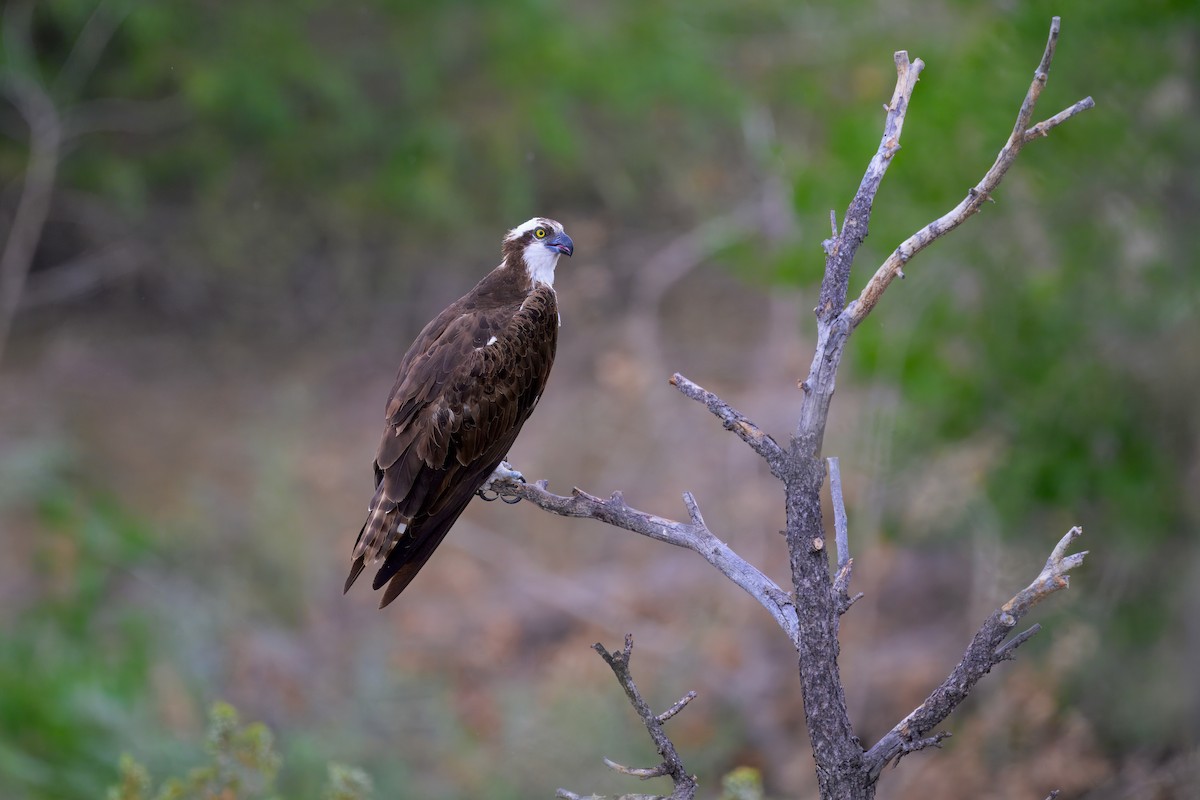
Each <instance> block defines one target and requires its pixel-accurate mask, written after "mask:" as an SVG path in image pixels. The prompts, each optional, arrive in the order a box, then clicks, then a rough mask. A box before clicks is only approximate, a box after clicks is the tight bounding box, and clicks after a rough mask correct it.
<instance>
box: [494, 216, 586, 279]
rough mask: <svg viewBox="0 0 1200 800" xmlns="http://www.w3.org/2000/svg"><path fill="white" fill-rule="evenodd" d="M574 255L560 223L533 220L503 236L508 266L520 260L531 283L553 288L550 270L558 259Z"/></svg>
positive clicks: (569, 240) (572, 247) (535, 218)
mask: <svg viewBox="0 0 1200 800" xmlns="http://www.w3.org/2000/svg"><path fill="white" fill-rule="evenodd" d="M574 252H575V243H574V242H572V241H571V237H570V236H567V232H566V231H564V230H563V226H562V223H561V222H556V221H555V220H552V219H547V218H546V217H534V218H533V219H531V220H528V221H527V222H523V223H521V224H520V225H518V226H517V227H515V228H513V229H512V230H511V231H509V232H508V235H507V236H505V237H504V257H505V259H506V260H507V261H509V262H510V263H515V262H517V261H520V262H521V263H523V264H524V265H525V269H526V270H527V271H528V272H529V280H530V281H532V282H533V283H544V284H546V285H547V286H553V285H554V268H555V267H556V266H557V265H558V257H559V256H561V255H564V254H565V255H567V256H568V257H569V256H570V255H571V254H572V253H574Z"/></svg>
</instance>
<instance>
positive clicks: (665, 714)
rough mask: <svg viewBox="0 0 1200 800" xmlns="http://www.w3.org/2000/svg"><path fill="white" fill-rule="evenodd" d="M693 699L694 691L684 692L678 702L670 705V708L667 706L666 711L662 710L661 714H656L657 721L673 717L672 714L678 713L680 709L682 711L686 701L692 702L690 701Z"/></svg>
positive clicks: (664, 720) (694, 696) (694, 697)
mask: <svg viewBox="0 0 1200 800" xmlns="http://www.w3.org/2000/svg"><path fill="white" fill-rule="evenodd" d="M695 699H696V693H695V692H688V693H687V694H685V695H684V696H683V697H681V698H679V701H678V702H676V703H675V705H673V706H671V707H670V708H668V709H667V710H666V711H664V712H662V713H661V714H659V715H658V721H659V722H666V721H667V720H669V719H670V718H671V717H673V716H675V715H676V714H678V713H679V712H680V711H683V709H684V708H685V707H687V704H688V703H690V702H692V701H693V700H695Z"/></svg>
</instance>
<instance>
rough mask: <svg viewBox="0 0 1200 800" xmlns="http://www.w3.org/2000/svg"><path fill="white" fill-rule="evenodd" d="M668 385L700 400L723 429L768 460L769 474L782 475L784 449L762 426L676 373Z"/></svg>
mask: <svg viewBox="0 0 1200 800" xmlns="http://www.w3.org/2000/svg"><path fill="white" fill-rule="evenodd" d="M670 384H671V385H672V386H674V387H675V388H677V389H678V390H679V391H680V392H682V393H683V395H684V396H685V397H690V398H691V399H693V400H695V401H697V402H700V403H703V404H704V405H705V407H706V408H707V409H708V410H709V411H711V412H712V413H713V414H714V415H715V416H716V417H717V418H718V419H720V420H721V424H722V425H724V426H725V430H727V431H733V432H734V433H736V434H737V435H738V438H740V439H741V440H742V441H743V442H745V443H746V444H748V445H750V447H751V449H753V450H754V452H756V453H758V454H759V455H760V456H762V457H763V459H764V460H765V461H766V462H767V466H769V467H770V468H771V474H772V475H774V476H775V477H777V478H782V472H781V470H782V465H783V461H784V457H785V454H784V452H783V448H781V447H780V446H779V443H778V442H776V441H775V440H774V439H772V438H771V437H770V436H769V435H768V434H767V433H765V432H764V431H763V430H762V429H761V428H759V427H758V426H757V425H755V424H754V423H753V422H751V421H750V420H749V419H748V418H747V417H746V415H745V414H743V413H741V412H740V411H738V410H737V409H735V408H733V407H732V406H730V405H729V404H728V403H726V402H725V401H724V400H722V399H721V398H720V397H718V396H717V395H715V394H713V393H712V392H710V391H708V390H707V389H705V388H704V387H703V386H700V385H698V384H695V383H693V382H692V381H690V380H688V379H687V378H685V377H683V376H682V375H680V374H679V373H678V372H676V373H675V374H674V375H672V376H671V380H670Z"/></svg>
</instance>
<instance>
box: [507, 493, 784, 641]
mask: <svg viewBox="0 0 1200 800" xmlns="http://www.w3.org/2000/svg"><path fill="white" fill-rule="evenodd" d="M491 488H492V489H493V490H495V491H497V492H499V493H500V494H503V495H511V496H513V497H520V498H521V499H523V500H528V501H529V502H530V503H533V504H534V505H535V506H537V507H538V508H540V509H542V510H543V511H549V512H550V513H552V514H558V515H559V516H563V517H578V518H581V519H594V520H598V521H600V522H604V523H606V524H608V525H612V526H613V527H616V528H623V529H625V530H627V531H633V532H634V533H640V534H641V535H643V536H648V537H650V538H651V539H655V540H656V541H660V542H666V543H667V544H673V545H675V546H676V547H683V548H686V549H688V550H691V551H693V552H695V553H698V554H700V555H701V556H702V557H703V558H704V560H705V561H707V562H708V563H710V564H712V565H713V566H714V567H716V568H717V569H719V570H720V571H721V573H722V574H723V575H725V577H727V578H729V579H730V580H731V581H733V582H734V583H736V584H737V585H738V586H740V587H742V589H744V590H745V591H746V592H748V593H749V594H750V596H751V597H753V598H754V599H755V600H757V601H758V602H759V604H760V605H761V606H762V607H763V608H765V609H767V611H768V612H769V613H770V614H771V616H772V617H773V618H774V619H775V622H776V623H778V624H779V627H781V628H783V630H784V632H785V633H786V634H787V635H788V638H789V639H790V640H791V641H792V642H793V643H795V641H796V636H797V631H798V629H799V623H798V621H797V619H796V608H795V606H794V605H793V603H792V599H791V597H790V596H788V594H787V592H785V591H783V589H781V588H779V586H778V585H777V584H776V583H775V582H774V581H772V580H771V579H770V578H768V577H767V576H766V575H764V574H763V573H762V571H761V570H759V569H758V568H757V567H755V566H754V565H753V564H751V563H750V562H748V561H746V560H745V559H744V558H742V557H741V556H739V555H738V554H737V553H735V552H734V551H733V550H732V549H730V547H729V545H727V544H725V543H724V542H723V541H721V540H720V539H719V538H717V536H716V535H715V534H713V532H712V531H710V530H709V529H708V528H707V526H705V525H704V520H703V517H701V516H700V515H699V507H698V506H695V498H694V497H691V495H690V494H689V495H688V497H689V498H690V500H687V501H685V502H688V503H689V505H690V506H691V508H690V509H689V513H693V520H699V521H698V522H697V521H693V522H691V523H685V522H678V521H676V520H672V519H667V518H665V517H659V516H656V515H654V514H648V513H646V512H645V511H639V510H638V509H636V508H633V507H631V506H630V505H628V504H627V503H626V502H625V499H624V497H622V496H621V493H620V492H614V493H613V494H612V496H611V497H609V498H608V499H607V500H602V499H600V498H599V497H595V496H593V495H590V494H588V493H587V492H585V491H583V490H581V489H578V488H577V489H573V490H572V491H571V496H570V497H565V496H563V495H557V494H554V493H552V492H550V491H548V490H547V489H546V482H545V481H538V482H537V483H521V482H520V481H517V480H513V479H511V478H497V479H494V480H493V481H492V487H491Z"/></svg>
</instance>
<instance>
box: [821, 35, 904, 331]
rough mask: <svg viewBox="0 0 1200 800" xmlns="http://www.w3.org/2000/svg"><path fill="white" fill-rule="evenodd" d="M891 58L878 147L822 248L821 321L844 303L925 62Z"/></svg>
mask: <svg viewBox="0 0 1200 800" xmlns="http://www.w3.org/2000/svg"><path fill="white" fill-rule="evenodd" d="M895 62H896V88H895V90H894V91H893V92H892V99H891V101H890V102H889V103H888V104H887V105H886V106H884V109H885V110H886V111H887V118H886V119H885V120H884V124H883V138H882V140H881V141H880V142H879V149H878V150H876V151H875V155H874V157H872V159H871V162H870V164H868V165H867V171H866V172H865V173H864V174H863V179H862V182H861V183H859V186H858V191H857V192H856V193H855V195H854V199H853V200H851V201H850V207H849V208H848V209H846V214H845V216H844V218H843V219H844V221H843V223H842V231H841V233H840V234H836V233H835V235H834V241H833V245H832V247H830V248H829V249H828V250H827V251H826V252H827V255H826V257H825V278H824V280H823V281H822V282H821V295H820V299H819V300H818V302H817V307H816V309H814V310H815V311H816V314H817V319H819V320H822V321H829V320H831V319H833V318H834V317H835V316H837V314H838V313H840V312H841V310H842V308H843V306H844V305H845V303H846V290H847V287H849V285H850V266H851V265H852V264H853V263H854V256H855V255H856V254H857V253H858V248H859V246H860V245H862V243H863V241H864V240H865V239H866V238H867V223H868V222H869V221H870V219H871V207H872V205H873V204H874V202H875V194H876V192H878V191H879V184H880V183H882V181H883V176H884V174H885V173H886V172H887V168H888V166H889V165H890V164H891V163H892V158H893V156H895V155H896V153H897V152H899V150H900V134H901V133H902V132H903V131H904V117H905V115H906V114H907V113H908V103H909V100H910V99H911V98H912V93H913V90H914V89H915V88H916V87H917V79H918V78H919V77H920V75H921V70H922V69H924V68H925V62H923V61H922V60H921V59H919V58H918V59H917V60H916V61H913V62H911V63H910V62H909V60H908V53H907V51H904V50H900V51H899V52H897V53H896V54H895Z"/></svg>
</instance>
